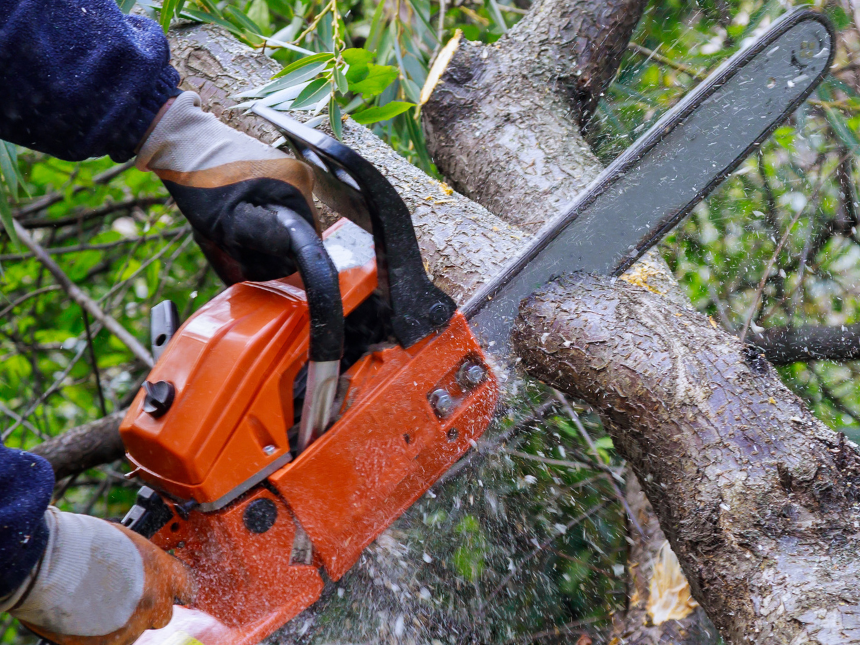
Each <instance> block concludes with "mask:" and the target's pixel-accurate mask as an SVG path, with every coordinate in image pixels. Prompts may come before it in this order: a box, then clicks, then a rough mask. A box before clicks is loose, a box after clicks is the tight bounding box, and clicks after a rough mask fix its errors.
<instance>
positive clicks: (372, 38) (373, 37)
mask: <svg viewBox="0 0 860 645" xmlns="http://www.w3.org/2000/svg"><path fill="white" fill-rule="evenodd" d="M384 15H385V3H384V2H380V3H379V4H377V5H376V11H374V12H373V20H371V21H370V33H369V34H368V35H367V43H366V47H367V49H369V50H371V51H377V47H378V46H379V39H380V37H381V36H382V33H383V32H384V31H385V28H384V25H383V24H382V17H383V16H384Z"/></svg>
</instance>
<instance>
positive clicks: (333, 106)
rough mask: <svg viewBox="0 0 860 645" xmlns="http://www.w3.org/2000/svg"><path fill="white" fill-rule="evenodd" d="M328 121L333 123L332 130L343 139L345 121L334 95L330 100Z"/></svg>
mask: <svg viewBox="0 0 860 645" xmlns="http://www.w3.org/2000/svg"><path fill="white" fill-rule="evenodd" d="M328 122H329V124H330V125H331V131H332V132H334V136H335V137H337V138H338V140H340V139H343V122H342V121H341V114H340V106H339V105H338V104H337V101H336V100H335V98H334V96H332V97H331V100H330V101H329V102H328Z"/></svg>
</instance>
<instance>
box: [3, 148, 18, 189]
mask: <svg viewBox="0 0 860 645" xmlns="http://www.w3.org/2000/svg"><path fill="white" fill-rule="evenodd" d="M0 172H2V173H3V180H4V181H5V182H6V186H7V187H8V189H9V195H8V197H9V198H11V199H16V198H17V197H18V169H17V168H15V162H14V160H13V159H12V158H11V157H10V155H9V149H8V148H7V147H6V142H5V141H4V142H3V143H2V145H0Z"/></svg>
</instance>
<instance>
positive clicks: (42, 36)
mask: <svg viewBox="0 0 860 645" xmlns="http://www.w3.org/2000/svg"><path fill="white" fill-rule="evenodd" d="M169 60H170V49H169V47H168V45H167V39H166V38H165V37H164V33H163V32H162V31H161V28H160V27H159V26H158V25H157V24H156V23H155V22H153V21H152V20H148V19H146V18H142V17H138V16H125V15H123V13H122V12H121V11H120V10H119V8H118V7H117V5H116V3H115V2H114V0H0V88H2V94H0V139H6V140H7V141H11V142H12V143H16V144H18V145H21V146H25V147H27V148H32V149H33V150H39V151H41V152H46V153H48V154H50V155H52V156H54V157H59V158H60V159H66V160H69V161H79V160H81V159H86V158H88V157H100V156H103V155H106V154H107V155H110V156H111V157H112V158H113V159H114V160H115V161H125V160H127V159H130V158H131V157H132V156H133V155H134V149H135V148H136V147H137V145H138V143H139V142H140V139H141V138H142V137H143V135H144V133H145V132H146V130H147V128H148V127H149V124H150V123H151V122H152V120H153V118H154V117H155V115H156V113H157V112H158V110H159V109H160V108H161V106H162V105H164V103H165V101H167V99H168V98H170V97H171V96H176V95H177V94H179V92H178V90H177V89H176V88H177V86H178V84H179V74H178V72H177V71H176V70H175V69H173V67H171V66H170V63H169Z"/></svg>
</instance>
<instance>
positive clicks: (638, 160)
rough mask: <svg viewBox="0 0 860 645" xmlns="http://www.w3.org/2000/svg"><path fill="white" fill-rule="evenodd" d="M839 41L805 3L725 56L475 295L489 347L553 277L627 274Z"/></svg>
mask: <svg viewBox="0 0 860 645" xmlns="http://www.w3.org/2000/svg"><path fill="white" fill-rule="evenodd" d="M833 43H834V36H833V30H832V28H831V26H830V25H829V23H828V22H827V20H826V19H825V18H824V17H822V16H821V15H820V14H817V13H814V12H812V11H797V12H794V13H790V14H787V15H785V16H783V17H782V18H781V19H780V20H778V21H776V22H775V23H774V24H773V25H772V26H771V27H770V29H769V30H768V31H767V32H766V33H765V34H764V35H762V36H761V37H760V38H759V39H758V40H756V41H755V42H754V43H753V44H752V45H750V46H749V47H747V48H746V49H743V50H741V51H740V52H738V53H737V54H735V55H734V56H732V57H731V58H730V59H729V60H727V61H726V62H725V63H723V64H722V65H720V67H719V68H717V69H716V70H715V71H714V72H713V73H711V74H710V75H709V76H708V78H707V79H705V80H704V81H702V83H700V84H699V85H698V86H697V87H696V88H695V89H694V90H692V91H691V92H690V93H689V94H687V95H686V96H685V97H684V98H683V99H682V100H681V101H680V102H679V103H678V104H677V105H676V106H675V107H673V108H672V109H671V110H669V111H668V112H667V113H666V114H665V115H664V116H663V117H662V118H661V119H660V120H659V121H657V123H655V124H654V125H653V126H652V127H651V128H650V129H649V130H648V132H646V133H645V134H644V135H642V136H641V137H640V138H639V139H637V141H636V142H635V143H634V144H633V145H632V146H631V147H629V148H627V150H625V151H624V152H623V153H622V154H621V155H619V157H618V158H617V159H616V160H615V161H613V162H612V163H611V164H610V165H609V166H608V167H607V168H606V170H604V171H603V172H602V173H601V174H600V175H599V176H598V177H597V178H596V179H595V180H594V181H593V182H591V184H590V185H589V186H588V187H587V188H586V189H585V190H583V192H582V193H581V194H580V195H579V196H577V198H576V200H575V201H574V203H573V204H572V205H571V206H570V207H569V208H568V210H567V211H566V212H565V213H564V214H562V215H560V216H559V217H558V218H557V219H555V220H554V221H552V222H550V224H549V225H547V226H546V227H544V228H543V229H542V230H541V231H539V232H538V234H537V236H536V237H535V238H534V239H533V240H532V242H531V243H530V244H529V246H528V248H527V249H526V250H525V251H524V252H523V253H521V254H520V255H519V256H518V257H517V258H515V259H514V260H513V261H512V262H511V263H510V264H509V265H508V266H507V267H506V268H505V269H504V270H503V271H502V272H501V273H500V274H498V275H497V276H496V277H495V278H494V279H492V280H491V281H490V282H489V283H487V284H486V285H485V286H484V287H483V288H482V289H480V290H479V291H478V292H477V293H476V294H475V295H474V296H472V298H471V299H470V300H469V301H468V302H467V303H466V305H465V306H464V307H463V308H462V311H463V314H464V315H465V316H466V318H468V319H469V324H470V325H471V326H472V328H473V329H474V330H475V333H476V334H477V335H478V337H479V338H480V339H481V341H482V344H483V346H484V347H485V348H488V350H489V351H490V352H492V353H497V354H499V355H502V356H506V355H507V352H508V339H509V336H510V330H511V327H512V326H513V324H514V320H515V319H516V316H517V311H518V308H519V304H520V302H521V301H522V300H523V299H525V298H527V297H528V296H529V295H530V294H531V293H532V292H534V291H535V290H536V289H539V288H541V287H542V286H544V285H545V284H546V283H547V282H550V281H551V280H552V279H553V278H555V277H558V276H560V275H563V274H565V273H571V272H574V271H588V272H593V273H602V274H604V275H614V276H617V275H620V274H622V273H623V272H624V271H625V270H626V269H627V268H628V267H629V266H630V265H631V264H633V263H634V262H635V261H636V260H638V259H639V258H640V257H641V256H642V255H643V254H644V253H645V252H646V251H647V250H648V249H649V248H651V247H652V246H653V245H654V244H656V243H657V242H659V241H660V240H661V239H662V238H663V237H664V236H665V235H666V234H667V233H668V232H669V231H670V230H671V229H672V228H673V227H675V226H676V225H677V224H678V223H679V222H680V221H681V220H682V219H684V217H686V216H687V215H688V214H689V213H690V211H691V210H692V209H693V208H694V207H695V206H696V204H698V203H699V202H701V201H702V199H704V198H705V196H707V195H708V194H709V193H710V192H711V191H712V190H713V189H714V188H716V187H717V186H718V185H719V184H720V182H722V181H723V179H725V178H726V177H727V176H728V175H729V174H730V173H731V172H732V171H733V170H734V169H735V168H737V167H738V165H739V164H740V163H741V162H742V161H743V160H744V159H745V158H746V157H747V156H748V155H749V154H750V153H751V152H752V151H753V150H754V149H755V148H756V147H757V146H759V145H760V144H761V143H762V142H763V141H764V140H765V139H767V137H768V136H770V134H771V132H773V131H774V130H775V129H776V128H777V127H778V126H779V125H780V124H781V123H782V122H783V121H785V119H786V118H788V116H789V115H790V114H791V113H792V112H793V111H794V110H795V109H796V108H797V106H798V105H800V104H801V103H802V102H803V101H804V100H805V99H806V97H807V96H809V94H810V93H811V92H812V91H813V90H814V89H815V87H816V86H817V85H818V84H819V83H820V82H821V80H822V78H823V77H824V75H825V74H826V73H827V70H828V69H829V67H830V64H831V63H832V61H833V55H834V50H835V48H834V46H833Z"/></svg>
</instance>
